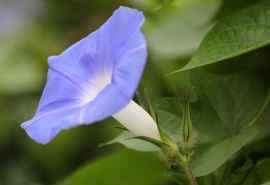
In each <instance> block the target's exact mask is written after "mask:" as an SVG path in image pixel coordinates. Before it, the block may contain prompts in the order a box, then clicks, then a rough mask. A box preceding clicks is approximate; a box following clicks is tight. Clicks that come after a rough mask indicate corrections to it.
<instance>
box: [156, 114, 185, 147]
mask: <svg viewBox="0 0 270 185" xmlns="http://www.w3.org/2000/svg"><path fill="white" fill-rule="evenodd" d="M157 116H158V124H159V128H160V130H161V131H162V132H164V133H165V135H167V136H169V137H170V139H172V140H173V141H174V142H176V143H179V142H181V141H182V130H181V118H180V117H178V116H176V115H175V114H172V113H170V112H167V111H164V110H158V111H157Z"/></svg>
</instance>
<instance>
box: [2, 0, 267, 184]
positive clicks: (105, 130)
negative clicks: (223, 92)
mask: <svg viewBox="0 0 270 185" xmlns="http://www.w3.org/2000/svg"><path fill="white" fill-rule="evenodd" d="M243 2H244V3H243ZM246 2H247V1H246V0H242V1H241V0H239V1H235V2H234V1H232V0H225V1H221V0H129V1H125V0H69V1H67V0H0V23H1V25H0V184H1V185H46V184H55V183H57V182H60V181H62V180H63V179H65V177H67V176H68V175H69V174H71V173H72V172H73V171H75V170H76V169H78V168H79V167H81V166H84V165H85V164H86V163H89V162H90V163H91V162H93V163H94V161H95V160H96V159H98V158H102V156H110V155H109V154H111V153H114V152H117V151H118V150H121V149H120V147H119V146H109V147H104V148H99V147H98V145H99V144H100V143H102V142H106V141H108V140H110V139H111V138H113V137H114V136H115V135H116V134H117V133H118V132H119V131H118V130H117V129H115V128H114V127H115V126H117V124H118V123H116V122H115V121H114V120H112V119H107V120H105V121H104V122H102V123H97V124H94V125H91V126H87V127H86V126H83V127H79V128H74V129H71V130H68V131H64V132H62V133H61V134H60V135H59V136H58V137H57V138H56V139H55V140H53V141H52V142H51V143H50V144H48V145H45V146H43V145H39V144H36V143H34V142H33V141H32V140H30V138H29V137H27V136H26V134H25V133H24V131H23V130H22V129H21V128H20V127H19V126H20V124H21V123H22V122H23V121H25V120H27V119H29V118H31V116H33V114H34V112H35V108H36V106H37V103H38V100H39V98H40V95H41V92H42V89H43V86H44V83H45V81H46V73H47V58H48V56H50V55H55V54H58V53H60V52H61V51H63V50H64V49H65V48H67V47H68V46H69V45H71V44H72V43H74V42H75V41H77V40H79V39H81V38H82V37H84V36H85V35H87V34H88V33H90V32H92V31H93V30H95V29H97V28H98V26H99V25H101V24H102V23H103V22H104V21H105V20H106V19H107V18H108V17H109V16H110V15H111V14H112V12H113V10H114V9H116V8H117V7H118V6H119V5H127V6H130V7H135V8H138V9H140V10H143V11H144V13H145V16H146V23H145V25H144V28H143V30H144V32H145V34H146V37H147V40H148V46H149V63H148V65H147V69H146V70H145V74H144V77H143V81H142V83H141V85H140V89H143V88H145V87H147V89H150V90H151V92H152V94H153V95H152V96H153V98H155V97H160V96H171V95H174V94H175V92H176V89H175V84H177V83H179V81H181V80H179V79H182V77H177V78H170V77H166V74H167V73H169V72H171V71H173V70H174V69H177V68H179V67H180V66H183V65H184V64H185V63H186V62H187V61H188V59H190V57H191V55H192V53H193V52H194V51H195V49H196V48H197V47H198V45H199V43H200V41H201V40H202V38H203V36H204V35H205V34H206V33H207V31H208V30H209V29H210V28H211V27H212V26H213V24H214V23H215V21H216V20H217V19H219V18H220V17H222V16H224V15H226V14H227V13H228V12H231V11H237V10H238V9H241V8H242V6H243V4H245V3H246ZM250 2H251V3H252V1H250ZM251 3H250V4H251ZM267 51H268V50H267ZM236 67H238V68H241V67H242V66H241V65H240V66H236ZM181 82H182V81H181ZM142 155H144V156H142ZM149 155H151V154H140V153H132V152H130V151H123V152H122V153H120V154H119V153H118V154H117V155H116V156H114V157H111V158H110V159H108V160H109V161H110V165H111V167H110V169H109V170H108V171H107V169H106V168H104V167H102V165H101V164H100V165H98V164H95V163H94V166H95V168H96V170H95V171H94V174H95V175H96V176H95V175H93V174H92V175H89V178H98V177H97V176H98V175H100V177H99V178H102V177H104V176H105V175H102V173H106V172H107V173H111V171H114V170H113V169H114V168H113V166H116V168H115V169H116V170H120V171H119V173H124V172H121V170H122V171H126V170H127V169H128V168H129V166H121V165H124V164H126V163H128V164H129V163H130V167H132V166H133V167H135V166H137V169H136V170H135V171H132V172H130V173H131V174H129V175H127V176H125V175H124V176H120V177H121V178H130V179H132V177H133V176H132V175H134V177H136V175H137V177H138V176H139V175H144V174H148V175H147V176H148V178H149V179H150V182H151V183H150V184H153V185H154V184H174V183H173V182H171V181H167V180H166V179H167V177H166V174H165V172H164V174H163V167H162V164H159V163H158V162H157V161H158V160H157V159H156V158H154V159H152V158H151V157H150V156H149ZM118 158H119V160H120V161H121V160H123V164H121V165H119V163H121V162H119V161H118V162H117V163H116V162H114V160H116V159H118ZM133 159H138V160H139V161H140V162H139V164H136V163H135V164H133V163H134V161H133V163H132V162H131V161H132V160H133ZM151 160H153V161H152V162H151ZM103 163H105V164H106V162H103ZM118 165H119V166H118ZM152 168H153V169H152ZM133 170H134V169H133ZM141 170H143V171H142V172H141V174H140V173H139V174H136V173H137V172H136V171H138V172H139V171H141ZM143 172H145V173H143ZM155 173H160V174H163V175H164V178H163V179H162V180H160V179H155V175H154V174H155ZM111 176H113V175H111ZM120 177H119V178H120ZM104 178H106V177H104ZM108 178H109V179H111V180H116V179H115V178H113V177H112V178H110V177H108ZM136 179H137V181H135V182H136V183H137V184H138V185H139V184H140V185H141V184H143V182H144V180H143V179H141V180H140V179H139V178H136ZM116 181H117V180H116ZM70 184H73V185H79V184H86V183H84V182H81V183H78V182H76V183H70ZM96 184H99V183H96ZM100 184H102V183H100ZM111 184H113V183H111ZM116 184H117V183H116Z"/></svg>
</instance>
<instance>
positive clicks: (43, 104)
mask: <svg viewBox="0 0 270 185" xmlns="http://www.w3.org/2000/svg"><path fill="white" fill-rule="evenodd" d="M143 22H144V16H143V13H141V12H139V11H137V10H134V9H131V8H127V7H120V8H119V9H117V10H116V11H115V12H114V13H113V15H112V16H111V17H110V18H109V19H108V20H107V22H106V23H105V24H103V25H102V26H101V27H100V28H99V29H98V30H96V31H95V32H93V33H91V34H89V35H88V36H87V37H85V38H83V39H82V40H81V41H79V42H77V43H75V44H74V45H72V46H71V47H69V48H68V49H67V50H66V51H64V52H63V53H62V54H60V55H58V56H51V57H49V59H48V63H49V70H48V77H47V83H46V86H45V89H44V92H43V94H42V97H41V100H40V102H39V105H38V109H37V112H36V114H35V115H34V117H33V118H32V119H31V120H29V121H27V122H25V123H23V124H22V128H23V129H25V130H26V132H27V134H28V135H29V136H30V137H31V138H32V139H34V140H35V141H36V142H38V143H42V144H46V143H48V142H49V141H51V140H52V139H53V138H54V137H55V136H56V135H57V134H58V133H59V132H60V131H61V130H63V129H69V128H71V127H75V126H78V125H82V124H91V123H93V122H97V121H101V120H103V119H105V118H107V117H110V116H113V117H114V118H115V119H117V120H118V121H119V122H120V123H122V124H123V125H124V126H125V127H126V128H127V129H129V130H130V131H131V132H133V134H135V135H138V136H147V137H151V138H155V139H159V132H158V129H157V126H156V123H155V122H154V121H153V119H152V117H151V116H150V115H149V114H148V113H147V112H146V111H145V110H144V109H142V108H141V107H140V106H139V105H137V104H136V103H135V102H134V101H132V98H133V95H134V92H135V90H136V88H137V86H138V83H139V81H140V78H141V75H142V72H143V69H144V66H145V63H146V59H147V48H146V41H145V38H144V35H143V33H142V32H141V26H142V24H143Z"/></svg>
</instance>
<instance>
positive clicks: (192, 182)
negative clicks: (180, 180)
mask: <svg viewBox="0 0 270 185" xmlns="http://www.w3.org/2000/svg"><path fill="white" fill-rule="evenodd" d="M184 171H185V173H186V176H187V178H188V180H189V182H190V185H198V183H197V180H196V177H195V176H194V175H193V173H192V171H191V169H190V167H189V166H185V167H184Z"/></svg>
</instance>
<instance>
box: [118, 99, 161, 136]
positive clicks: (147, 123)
mask: <svg viewBox="0 0 270 185" xmlns="http://www.w3.org/2000/svg"><path fill="white" fill-rule="evenodd" d="M113 117H114V118H115V119H116V120H117V121H119V122H120V123H121V124H122V125H124V126H125V127H126V128H127V129H128V130H129V131H130V132H132V133H133V134H134V135H136V136H146V137H150V138H153V139H157V140H160V134H159V131H158V127H157V124H156V122H155V121H154V120H153V118H152V117H151V116H150V115H149V114H148V113H147V112H146V111H145V110H144V109H143V108H142V107H141V106H139V105H138V104H137V103H136V102H134V101H130V103H129V104H128V105H127V106H126V107H124V108H123V109H122V110H121V111H120V112H118V113H116V114H114V115H113Z"/></svg>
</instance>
